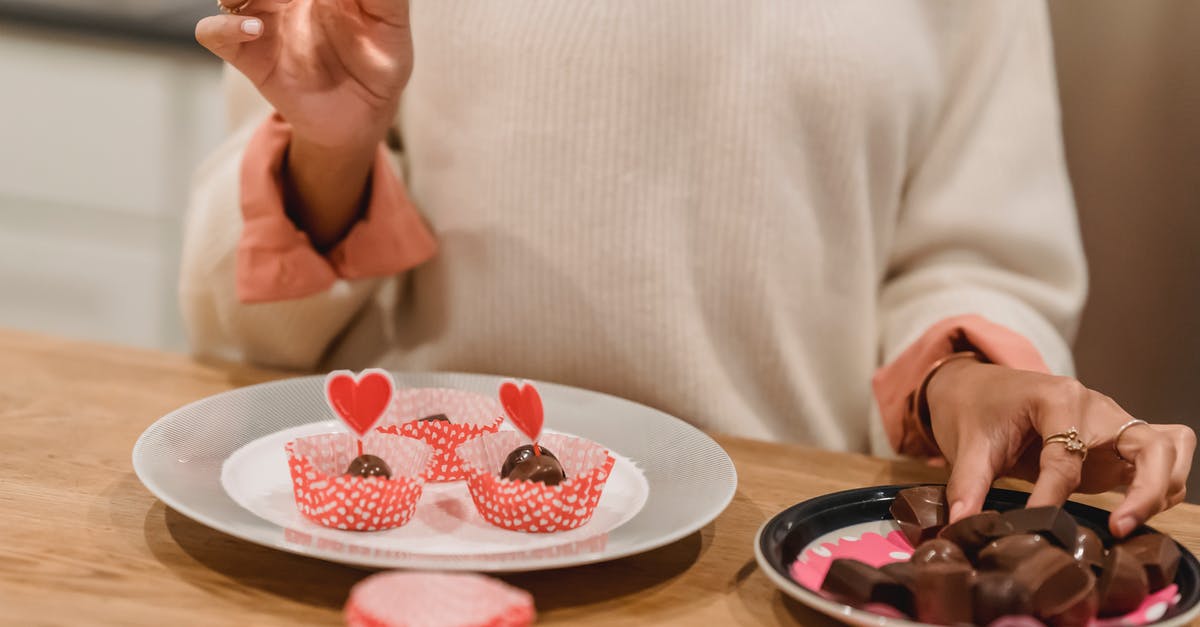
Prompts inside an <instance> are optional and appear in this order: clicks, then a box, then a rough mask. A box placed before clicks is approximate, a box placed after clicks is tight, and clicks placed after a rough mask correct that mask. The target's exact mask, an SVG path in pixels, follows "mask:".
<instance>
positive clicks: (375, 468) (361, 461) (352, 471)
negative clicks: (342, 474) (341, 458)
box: [346, 455, 392, 479]
mask: <svg viewBox="0 0 1200 627" xmlns="http://www.w3.org/2000/svg"><path fill="white" fill-rule="evenodd" d="M346 474H348V475H355V476H358V477H383V478H384V479H391V478H392V469H391V468H389V467H388V465H387V462H385V461H383V459H381V458H379V457H376V456H375V455H359V456H358V457H355V458H354V460H353V461H351V462H350V466H349V467H348V468H346Z"/></svg>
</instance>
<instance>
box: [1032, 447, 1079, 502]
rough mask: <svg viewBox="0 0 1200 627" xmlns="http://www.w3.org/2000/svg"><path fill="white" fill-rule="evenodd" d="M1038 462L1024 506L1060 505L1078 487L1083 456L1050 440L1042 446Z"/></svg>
mask: <svg viewBox="0 0 1200 627" xmlns="http://www.w3.org/2000/svg"><path fill="white" fill-rule="evenodd" d="M1038 463H1039V466H1040V469H1039V471H1038V478H1037V482H1036V483H1034V485H1033V492H1032V493H1031V494H1030V495H1029V503H1028V504H1027V505H1026V507H1041V506H1044V505H1062V504H1063V503H1064V502H1066V500H1067V497H1069V496H1071V493H1072V492H1074V491H1075V488H1077V487H1079V481H1080V477H1081V475H1082V472H1083V458H1082V457H1080V456H1079V455H1076V454H1075V453H1071V452H1070V451H1068V450H1067V447H1066V446H1064V445H1062V444H1059V443H1054V442H1052V443H1050V444H1046V445H1044V446H1042V454H1041V456H1040V457H1039V458H1038Z"/></svg>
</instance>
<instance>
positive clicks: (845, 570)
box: [821, 559, 912, 614]
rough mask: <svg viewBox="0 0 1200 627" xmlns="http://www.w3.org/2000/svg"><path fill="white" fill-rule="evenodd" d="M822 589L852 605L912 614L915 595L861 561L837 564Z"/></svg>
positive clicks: (836, 562)
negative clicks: (877, 605)
mask: <svg viewBox="0 0 1200 627" xmlns="http://www.w3.org/2000/svg"><path fill="white" fill-rule="evenodd" d="M821 589H822V590H824V591H826V592H828V593H830V594H833V595H835V596H837V597H838V598H840V599H842V600H843V601H845V602H846V603H849V604H851V605H859V606H861V605H865V604H867V603H883V604H886V605H890V606H892V607H894V608H896V609H897V610H900V611H901V612H904V613H905V614H911V613H912V593H911V592H909V590H908V588H907V587H906V586H904V584H901V583H900V582H898V581H896V580H895V579H893V578H891V577H889V576H888V575H887V574H886V573H884V572H883V571H882V570H880V569H878V568H874V567H872V566H869V565H867V564H864V563H862V562H860V561H858V560H851V559H836V560H833V563H831V564H830V565H829V572H828V573H827V574H826V575H825V581H824V582H822V583H821Z"/></svg>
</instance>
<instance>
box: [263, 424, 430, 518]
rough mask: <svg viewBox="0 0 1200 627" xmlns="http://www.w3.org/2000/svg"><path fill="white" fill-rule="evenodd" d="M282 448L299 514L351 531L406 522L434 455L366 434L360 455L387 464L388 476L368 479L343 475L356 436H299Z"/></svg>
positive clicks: (420, 445)
mask: <svg viewBox="0 0 1200 627" xmlns="http://www.w3.org/2000/svg"><path fill="white" fill-rule="evenodd" d="M285 448H286V450H287V455H288V469H289V470H290V471H291V474H292V494H293V495H294V496H295V498H296V507H297V509H299V510H300V513H301V514H303V515H304V517H305V518H308V519H309V520H311V521H313V522H315V523H317V524H319V525H322V526H324V527H330V528H333V529H345V530H349V531H379V530H383V529H392V528H394V527H399V526H401V525H403V524H404V523H407V522H408V521H409V519H410V518H412V515H413V513H414V512H415V511H416V510H417V501H419V500H420V499H421V491H422V488H423V486H424V483H425V481H424V478H423V473H424V471H425V468H426V465H427V464H428V462H429V458H430V455H431V453H432V451H431V449H430V447H429V446H428V445H427V444H425V443H424V442H421V441H419V440H413V439H410V438H405V437H400V436H397V435H391V434H383V433H373V434H368V435H367V437H365V438H363V452H364V453H367V454H370V455H375V456H378V457H380V458H381V459H383V460H384V461H385V462H387V465H388V467H389V468H391V471H392V478H391V479H384V478H383V477H374V478H370V479H367V478H363V477H358V476H350V475H345V474H343V473H345V471H346V468H347V467H348V466H349V465H350V462H351V461H353V460H354V458H355V457H358V438H357V437H356V436H355V435H352V434H349V433H334V434H326V435H317V436H311V437H305V438H298V439H296V440H294V441H292V442H288V443H287V445H286V446H285Z"/></svg>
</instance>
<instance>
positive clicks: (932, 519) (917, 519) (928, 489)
mask: <svg viewBox="0 0 1200 627" xmlns="http://www.w3.org/2000/svg"><path fill="white" fill-rule="evenodd" d="M947 509H948V508H947V507H946V488H944V487H942V486H917V487H915V488H906V489H904V490H901V491H899V492H897V493H896V499H895V500H894V501H892V507H891V510H890V511H891V513H892V517H893V518H895V519H896V522H898V523H899V524H900V531H902V532H903V533H904V535H905V537H907V538H908V542H909V543H910V544H912V545H913V546H918V545H920V544H921V543H922V542H924V541H926V540H931V539H933V538H934V537H936V536H937V533H938V531H939V530H941V528H942V527H943V526H944V525H945V524H946V516H947Z"/></svg>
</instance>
